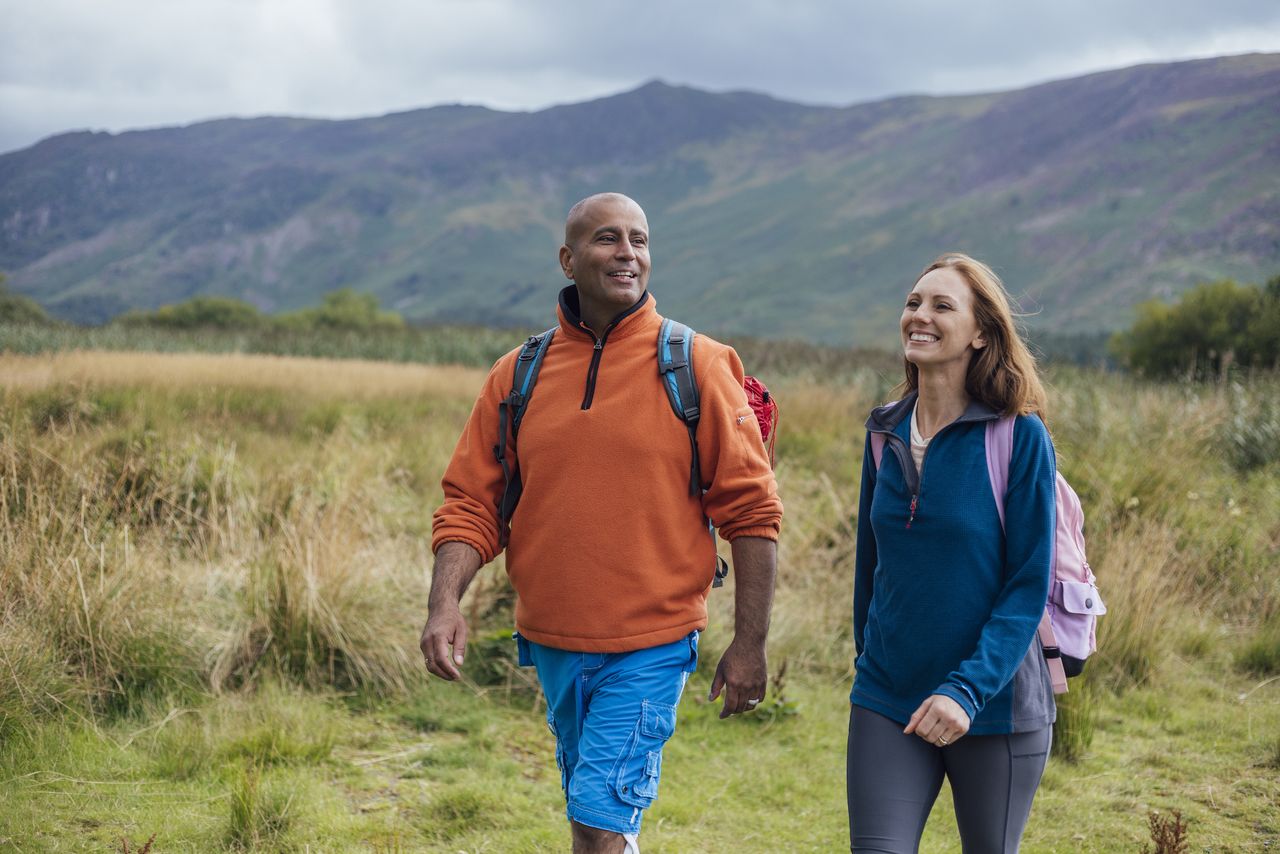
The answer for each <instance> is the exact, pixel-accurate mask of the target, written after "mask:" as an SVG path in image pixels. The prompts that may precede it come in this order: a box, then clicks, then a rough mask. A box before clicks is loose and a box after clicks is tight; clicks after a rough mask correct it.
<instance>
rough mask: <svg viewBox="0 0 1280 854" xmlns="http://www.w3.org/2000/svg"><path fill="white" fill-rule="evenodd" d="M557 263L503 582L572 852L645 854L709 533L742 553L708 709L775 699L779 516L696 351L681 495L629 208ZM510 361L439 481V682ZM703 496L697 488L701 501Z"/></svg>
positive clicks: (748, 436) (702, 344)
mask: <svg viewBox="0 0 1280 854" xmlns="http://www.w3.org/2000/svg"><path fill="white" fill-rule="evenodd" d="M560 266H561V267H562V268H563V270H564V275H565V277H566V278H568V279H569V280H570V281H572V282H573V284H572V285H571V286H569V287H566V288H565V289H564V290H563V291H561V293H560V304H559V327H558V328H557V330H556V333H555V335H554V336H553V338H552V340H551V344H550V345H549V347H548V348H547V351H546V354H545V356H544V358H543V361H542V365H541V369H540V372H539V374H538V379H537V383H536V385H535V386H534V392H533V394H532V397H531V399H530V402H529V404H528V407H527V409H526V411H525V415H524V418H523V421H522V423H521V426H520V430H519V434H518V445H517V446H516V447H514V448H510V447H509V448H508V450H507V457H508V460H509V464H510V460H511V459H512V458H513V457H514V465H515V466H516V467H517V468H518V469H519V473H520V478H521V481H522V484H523V493H522V496H521V498H520V503H519V506H518V508H517V509H516V511H515V513H514V514H513V516H512V519H511V527H510V535H509V539H508V541H507V572H508V574H509V576H510V578H511V583H512V586H513V587H514V588H515V591H516V612H515V620H516V633H517V634H516V640H517V642H518V644H519V651H520V663H521V664H522V665H530V664H532V665H534V666H536V667H537V673H538V679H539V681H540V682H541V684H542V689H543V693H544V694H545V695H546V698H547V723H548V725H549V726H550V728H551V729H552V731H553V732H554V733H555V734H556V759H557V764H558V765H559V766H560V768H561V783H562V785H563V787H564V791H565V797H566V801H567V808H566V814H567V816H568V818H569V821H570V827H571V830H572V834H573V850H574V852H584V853H585V852H610V854H613V852H638V850H639V849H638V844H637V842H636V838H637V835H638V833H639V831H640V821H641V818H642V815H643V812H644V810H645V809H646V808H647V807H648V806H649V804H650V803H652V801H653V798H654V797H655V796H656V795H657V785H658V778H659V775H660V773H661V756H662V748H663V745H664V744H665V743H666V741H667V739H668V738H669V737H670V736H671V734H672V732H673V731H674V728H675V715H676V705H677V704H678V703H679V699H680V694H681V692H682V691H683V689H684V684H685V680H686V679H687V678H688V674H689V673H690V672H692V671H693V669H694V665H695V663H696V661H697V641H698V632H699V631H700V630H702V629H703V628H705V627H706V623H707V611H706V596H707V591H708V588H709V587H710V584H711V581H712V576H713V573H714V568H715V543H714V540H713V538H712V537H711V536H709V535H708V534H709V532H708V528H707V520H708V519H709V520H711V522H712V524H713V525H715V526H716V527H717V528H718V529H719V532H720V535H721V536H722V537H724V538H725V539H727V540H729V541H730V543H731V546H732V552H733V563H734V566H735V568H736V569H735V572H736V585H735V600H734V604H735V631H734V639H733V641H732V643H730V645H729V648H728V649H727V650H726V651H725V653H724V656H723V657H722V658H721V660H720V663H719V665H718V666H717V668H716V673H715V678H714V680H713V682H712V686H711V696H710V699H715V698H716V697H718V696H719V695H720V694H721V693H722V692H723V694H724V706H723V708H722V709H721V713H720V717H721V718H725V717H728V716H729V715H733V714H737V713H739V712H743V711H747V710H750V709H751V708H753V707H754V706H755V704H757V703H759V702H760V700H761V699H762V698H763V697H764V692H765V686H766V682H767V677H768V672H767V668H766V662H765V635H766V633H767V632H768V626H769V611H770V608H771V607H772V601H773V583H774V573H775V561H776V541H777V536H778V529H779V526H780V524H781V518H782V504H781V502H780V501H779V500H778V497H777V489H776V486H775V482H774V478H773V473H772V471H771V469H770V466H769V462H768V458H767V456H766V453H765V450H764V445H763V443H762V442H761V440H760V433H759V429H758V427H757V425H756V422H755V418H754V415H753V413H752V411H751V408H750V407H749V406H748V405H747V400H746V396H745V394H744V392H743V389H742V364H741V362H740V361H739V360H738V357H737V354H736V353H734V351H733V350H732V349H731V348H729V347H726V346H724V345H723V344H720V343H717V342H715V341H713V340H711V339H709V338H706V337H703V336H698V337H696V338H695V339H694V352H693V369H694V374H695V377H696V379H697V383H698V388H699V393H700V405H701V417H700V419H699V422H698V428H697V437H696V438H697V448H698V458H699V461H700V469H701V470H700V472H699V473H698V475H699V480H700V481H701V484H702V486H703V487H704V489H703V490H701V491H698V492H694V490H692V489H691V488H690V475H691V472H690V468H691V458H692V449H691V447H690V441H689V439H690V437H689V431H688V430H687V428H686V427H685V425H684V423H683V422H682V421H681V419H679V418H677V417H676V415H675V413H674V412H673V410H672V408H671V404H670V403H669V402H668V400H667V396H666V393H665V392H664V389H663V387H662V385H661V383H662V377H661V375H660V374H659V372H658V369H657V342H658V329H659V326H660V324H661V322H662V318H661V317H659V315H658V314H657V311H656V309H655V305H654V300H653V297H652V296H651V295H650V294H649V293H648V290H647V285H648V280H649V225H648V222H647V221H646V219H645V215H644V211H643V210H641V209H640V206H639V205H638V204H636V203H635V202H634V201H632V200H631V199H629V198H627V197H626V196H623V195H619V194H616V193H604V194H600V195H596V196H591V197H590V198H587V199H584V200H583V201H581V202H579V203H578V204H576V205H574V207H573V209H572V210H571V211H570V212H569V217H568V221H567V222H566V223H565V240H564V245H563V246H562V247H560ZM519 352H520V351H519V349H517V350H515V351H512V352H511V353H508V354H507V355H506V356H504V357H503V358H501V359H500V360H498V362H497V364H496V365H494V368H493V370H492V371H491V372H490V374H489V377H488V379H487V380H486V382H485V385H484V388H483V390H482V391H481V393H480V397H479V399H478V400H477V402H476V405H475V408H474V410H473V411H472V413H471V417H470V419H469V420H468V422H467V425H466V427H465V428H464V430H463V433H462V437H461V438H460V439H459V441H458V446H457V448H456V450H455V451H454V455H453V459H452V460H451V461H450V463H449V466H448V469H447V470H446V472H445V476H444V481H443V486H444V504H443V505H442V506H441V507H440V508H439V509H438V510H437V511H436V514H435V517H434V523H433V536H432V548H433V550H434V551H435V555H436V561H435V569H434V572H433V575H432V581H431V594H430V600H429V604H428V609H429V610H428V617H427V625H426V628H425V629H424V630H423V633H422V642H421V647H422V653H423V656H424V658H425V659H426V664H427V669H428V670H429V671H430V672H431V673H433V674H435V675H436V676H438V677H440V678H442V679H448V680H452V679H457V678H458V676H459V675H460V671H459V668H460V667H461V665H462V662H463V659H464V655H465V649H466V639H467V626H466V622H465V621H464V619H463V617H462V613H461V610H460V608H459V602H460V600H461V598H462V594H463V593H464V592H465V590H466V588H467V585H468V584H469V583H470V581H471V579H472V578H473V577H474V576H475V574H476V572H477V571H478V570H479V569H480V567H481V565H483V564H484V563H486V562H487V561H489V560H492V559H493V558H494V556H495V555H497V553H498V552H499V551H500V550H501V546H500V542H501V539H500V533H501V532H500V525H501V522H500V520H499V516H498V511H497V507H498V504H499V502H500V500H501V496H502V492H503V487H504V482H505V480H504V475H503V471H502V466H501V465H500V463H499V462H498V461H497V459H496V458H495V453H494V449H495V445H497V444H498V441H499V431H500V430H502V429H506V420H505V419H500V417H499V403H500V402H501V401H502V400H504V399H505V398H506V397H507V396H508V394H509V393H510V391H511V387H512V378H513V375H514V374H513V372H514V366H515V360H516V358H517V357H518V355H519ZM691 493H693V494H691Z"/></svg>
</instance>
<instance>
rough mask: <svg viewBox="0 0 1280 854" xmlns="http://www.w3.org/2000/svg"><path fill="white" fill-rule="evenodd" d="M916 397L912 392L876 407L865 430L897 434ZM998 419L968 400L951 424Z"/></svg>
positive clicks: (983, 406)
mask: <svg viewBox="0 0 1280 854" xmlns="http://www.w3.org/2000/svg"><path fill="white" fill-rule="evenodd" d="M918 397H919V393H917V392H914V391H912V392H908V393H907V395H906V396H905V397H903V398H902V400H895V401H893V402H892V403H886V404H885V405H884V406H877V407H876V408H875V409H873V410H871V415H869V416H868V417H867V423H866V427H867V429H868V430H870V431H872V432H876V433H895V432H897V430H898V427H899V425H901V424H904V423H905V422H906V420H907V418H908V417H909V416H910V415H911V411H912V410H913V409H915V405H916V399H917V398H918ZM999 417H1000V413H999V412H997V411H996V410H995V409H993V408H992V407H990V406H988V405H987V404H985V403H983V402H982V401H980V400H970V401H969V405H968V406H966V407H965V410H964V413H963V414H962V415H961V416H960V417H959V418H957V419H956V420H955V421H953V422H952V423H953V424H962V423H964V422H969V421H994V420H995V419H997V418H999Z"/></svg>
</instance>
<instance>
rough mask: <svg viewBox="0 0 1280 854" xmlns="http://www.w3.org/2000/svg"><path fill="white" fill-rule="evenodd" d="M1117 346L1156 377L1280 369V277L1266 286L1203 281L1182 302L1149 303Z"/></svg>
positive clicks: (1198, 376) (1125, 356)
mask: <svg viewBox="0 0 1280 854" xmlns="http://www.w3.org/2000/svg"><path fill="white" fill-rule="evenodd" d="M1137 312H1138V319H1137V320H1136V321H1135V322H1134V324H1133V327H1132V328H1130V329H1129V331H1128V332H1123V333H1119V334H1117V336H1116V337H1115V338H1113V339H1112V347H1113V349H1114V350H1115V351H1116V353H1117V355H1118V356H1120V358H1121V360H1122V361H1124V362H1125V363H1126V364H1127V365H1128V366H1129V367H1130V368H1132V369H1133V370H1135V371H1137V372H1139V373H1142V374H1145V375H1147V376H1152V377H1174V376H1190V377H1194V378H1196V379H1209V378H1213V377H1220V376H1222V375H1223V374H1225V373H1226V372H1227V371H1228V370H1230V369H1231V368H1232V367H1234V366H1243V367H1248V368H1258V369H1264V370H1268V369H1269V370H1274V369H1276V368H1277V367H1280V277H1276V278H1273V279H1271V280H1270V281H1269V282H1268V283H1267V284H1266V286H1265V287H1258V286H1257V285H1239V284H1236V283H1235V282H1234V281H1231V280H1230V279H1223V280H1221V281H1218V282H1210V283H1205V284H1200V285H1197V286H1196V287H1194V288H1192V289H1191V290H1189V291H1187V292H1186V293H1185V294H1183V296H1182V300H1181V301H1180V302H1179V303H1177V304H1176V305H1168V304H1166V303H1161V302H1154V301H1153V302H1147V303H1143V304H1142V305H1139V306H1138V308H1137Z"/></svg>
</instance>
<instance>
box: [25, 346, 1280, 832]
mask: <svg viewBox="0 0 1280 854" xmlns="http://www.w3.org/2000/svg"><path fill="white" fill-rule="evenodd" d="M33 349H44V348H33ZM156 349H162V348H156ZM802 355H803V354H802ZM747 361H748V363H749V364H751V363H752V360H751V358H750V357H748V359H747ZM768 367H769V371H767V372H766V371H761V373H765V376H766V379H767V380H768V381H769V383H770V386H771V387H772V388H773V389H774V391H775V393H776V394H777V395H778V397H779V398H780V400H781V401H782V407H783V420H782V433H781V436H780V438H779V441H778V476H779V480H780V486H781V489H782V490H783V495H784V499H785V500H786V502H787V511H788V516H787V520H786V523H785V529H784V539H783V542H782V544H781V550H780V566H779V569H780V578H779V590H778V598H777V605H776V610H775V619H774V627H773V632H772V635H771V642H770V663H771V671H772V672H773V674H774V684H773V690H772V691H771V696H770V698H769V699H768V700H767V701H766V702H765V704H764V705H763V707H762V709H761V710H760V711H758V712H756V713H755V714H753V715H750V716H746V717H742V718H737V719H733V720H730V721H719V720H718V719H717V718H716V711H717V709H716V707H715V706H714V705H712V704H708V703H706V702H705V701H704V700H703V699H702V698H703V697H704V696H705V693H706V689H707V683H708V679H709V676H708V674H709V672H710V671H711V670H712V668H713V666H714V661H715V659H716V657H717V655H718V653H719V651H720V650H721V649H723V647H724V645H725V644H727V642H728V640H729V626H730V625H731V619H730V613H729V606H730V604H731V602H732V592H731V585H732V581H730V582H729V585H728V586H727V588H726V589H725V590H721V591H717V592H716V593H715V594H714V595H713V597H712V600H711V610H712V615H711V626H710V627H709V630H708V632H707V633H706V635H705V636H704V642H703V651H702V656H703V660H702V664H701V666H700V668H699V672H698V674H696V675H695V677H694V678H693V680H691V682H690V688H689V690H688V691H687V692H686V694H685V699H684V701H683V703H682V705H681V707H680V719H681V723H680V727H679V730H678V732H677V734H676V737H675V738H674V739H673V741H672V742H671V744H670V746H669V748H668V755H667V757H666V760H665V762H664V765H665V773H664V776H663V783H662V793H661V796H660V797H659V800H658V802H657V804H656V805H655V807H654V809H653V810H651V811H650V814H649V816H648V818H647V819H646V825H645V832H644V836H643V838H644V850H645V852H646V854H651V852H703V851H705V852H719V851H725V852H730V851H732V852H777V851H838V850H843V849H845V848H846V847H847V841H846V839H847V836H846V827H845V816H844V805H843V804H844V794H843V780H844V777H843V774H844V769H843V750H844V734H845V727H846V724H847V714H848V701H847V696H848V689H849V684H850V680H851V677H852V673H851V658H852V640H851V637H850V635H851V627H850V625H849V623H850V615H849V601H850V595H851V594H850V591H851V584H852V565H853V556H852V543H853V533H854V528H853V508H854V507H855V506H856V501H857V485H856V477H855V474H856V471H857V467H858V465H859V464H860V456H861V448H862V428H861V423H862V421H863V419H864V417H865V412H866V410H867V409H868V408H869V406H870V405H872V403H874V402H877V401H880V400H882V399H884V397H885V395H886V394H887V391H888V387H889V386H890V385H891V384H892V380H891V379H888V380H887V379H886V378H885V376H886V372H885V370H884V368H883V365H878V366H877V367H876V368H875V369H873V368H871V367H867V366H863V367H858V366H856V365H854V366H852V367H847V368H842V369H841V370H839V371H831V372H830V373H831V374H832V375H833V377H832V378H821V379H819V378H815V376H814V374H815V373H820V372H815V371H813V370H812V365H811V364H809V362H808V360H807V357H806V358H793V359H792V361H791V363H788V362H787V360H786V359H780V360H778V361H777V363H776V364H770V365H768ZM482 376H483V373H482V371H480V370H477V369H475V368H462V367H444V366H425V365H420V364H391V363H387V362H362V361H354V360H349V361H332V360H320V359H305V358H295V357H275V356H261V355H258V356H250V355H243V354H235V353H230V354H222V355H190V354H187V355H183V354H165V353H145V354H143V353H132V352H105V351H85V352H62V353H58V352H42V353H36V354H32V355H13V354H10V355H3V356H0V407H2V408H0V805H2V806H0V851H10V850H11V851H21V852H35V851H123V850H137V849H138V848H140V847H141V846H142V845H143V844H144V843H145V842H146V840H147V839H148V838H150V837H151V836H152V835H153V834H154V835H155V842H154V847H153V849H152V850H153V851H156V852H171V851H173V852H176V851H190V852H205V851H216V850H241V851H312V852H320V851H326V852H344V851H371V852H416V851H432V852H434V851H440V852H458V851H465V852H472V851H475V852H482V851H483V852H488V851H493V852H508V851H519V852H523V851H530V852H534V851H561V850H566V847H567V846H566V841H567V832H566V829H565V826H564V820H563V804H562V800H561V795H560V791H559V787H558V785H557V783H558V774H557V772H556V770H555V764H554V761H553V756H552V742H551V737H550V735H549V734H548V733H547V731H546V728H545V725H544V724H543V723H542V714H541V705H540V703H541V701H540V698H539V697H538V694H537V691H536V686H535V685H533V684H532V683H531V682H530V678H529V674H528V673H527V672H524V671H521V670H520V669H519V668H517V667H515V666H514V661H513V650H512V649H511V644H510V641H509V639H508V638H509V633H510V627H511V595H510V592H509V588H508V587H507V585H506V583H505V580H504V578H505V576H504V571H503V567H502V564H501V560H499V561H498V562H497V563H496V564H495V565H494V566H491V567H489V568H486V569H485V570H484V571H483V573H482V574H481V576H480V577H479V578H478V580H477V582H476V584H475V585H473V588H472V591H471V593H470V594H469V596H468V599H467V600H466V602H465V607H466V609H468V611H469V613H470V615H471V622H472V625H473V628H475V629H476V631H475V639H474V641H473V643H472V646H471V653H470V656H469V659H468V664H467V668H466V670H467V681H466V683H465V684H462V685H445V684H442V683H436V684H428V683H427V682H426V679H425V677H424V674H423V672H422V669H421V664H420V662H419V655H418V651H417V648H416V645H417V638H418V633H419V632H420V630H421V625H422V622H423V620H424V618H425V607H424V606H425V600H426V590H427V587H428V584H429V580H430V575H429V574H430V564H431V557H430V553H429V550H428V548H427V540H428V534H429V529H430V513H431V510H432V509H433V508H434V505H435V504H436V502H437V501H438V490H439V485H438V484H439V477H440V473H441V471H442V469H443V466H444V463H445V461H446V460H447V458H448V455H449V453H450V452H451V450H452V447H453V443H454V441H455V440H456V437H457V434H458V431H459V429H460V427H461V424H462V422H463V420H464V419H465V417H466V415H467V412H468V411H469V410H470V407H471V402H472V400H473V398H474V395H475V393H476V391H477V389H478V388H479V384H480V381H481V378H482ZM1052 381H1053V391H1052V398H1053V405H1054V409H1053V410H1052V411H1051V413H1050V424H1051V427H1052V428H1053V431H1054V434H1055V440H1056V443H1057V447H1058V450H1059V453H1060V456H1061V466H1062V469H1063V471H1064V473H1065V474H1066V475H1067V476H1068V478H1069V479H1070V480H1071V481H1072V482H1073V484H1074V485H1075V486H1076V487H1077V489H1078V491H1079V492H1080V494H1081V498H1082V500H1083V502H1084V505H1085V509H1086V514H1087V517H1088V523H1089V530H1088V535H1089V545H1090V558H1091V562H1092V563H1093V564H1094V566H1095V569H1096V571H1097V573H1098V575H1099V577H1100V579H1101V584H1102V586H1103V591H1104V594H1105V595H1106V597H1107V601H1108V605H1109V607H1110V609H1111V612H1110V614H1108V615H1107V617H1105V618H1104V620H1103V622H1102V625H1101V631H1100V643H1101V647H1102V648H1101V650H1100V652H1099V653H1098V655H1097V656H1096V657H1095V659H1094V660H1093V661H1092V662H1091V663H1090V665H1089V673H1088V674H1087V676H1086V677H1084V681H1083V682H1082V683H1081V684H1074V683H1073V686H1072V687H1073V690H1072V693H1071V694H1070V695H1068V698H1067V701H1066V703H1064V706H1063V708H1062V712H1061V721H1060V726H1059V731H1058V733H1057V745H1058V750H1057V755H1056V756H1055V758H1054V759H1053V761H1051V763H1050V766H1049V769H1048V771H1047V773H1046V778H1045V781H1044V784H1043V786H1042V788H1041V791H1040V794H1039V796H1038V798H1037V801H1036V806H1035V809H1034V811H1033V814H1032V819H1031V824H1030V828H1029V830H1028V833H1027V837H1026V843H1025V845H1024V850H1025V851H1030V852H1068V851H1070V852H1111V851H1130V852H1136V851H1139V850H1141V848H1142V845H1143V843H1144V841H1147V840H1148V831H1147V824H1148V815H1149V813H1150V812H1152V811H1159V812H1161V813H1168V812H1169V811H1171V810H1179V811H1181V813H1182V814H1183V816H1184V817H1186V818H1187V819H1188V820H1189V839H1190V849H1189V850H1190V851H1194V852H1200V851H1213V852H1228V851H1232V852H1247V851H1259V852H1261V851H1269V850H1277V849H1278V848H1280V572H1277V568H1278V566H1280V409H1278V406H1277V403H1276V401H1280V383H1278V382H1277V381H1276V379H1275V378H1262V379H1256V380H1252V381H1248V382H1244V383H1241V384H1236V385H1218V386H1201V387H1183V386H1172V385H1170V386H1157V385H1150V384H1137V383H1135V382H1133V381H1130V380H1127V379H1124V378H1121V377H1117V376H1113V375H1104V374H1097V373H1083V372H1075V371H1060V372H1056V373H1055V374H1054V375H1053V377H1052ZM1079 681H1080V680H1076V682H1079ZM943 797H944V800H945V798H946V794H945V792H944V796H943ZM948 813H949V810H948V809H947V808H946V807H945V803H943V804H940V806H939V808H938V809H936V810H935V812H934V816H933V819H932V820H931V822H930V825H929V827H928V829H927V831H926V840H925V845H924V850H926V851H930V852H945V851H953V850H956V845H955V843H954V841H953V840H954V839H955V837H954V831H953V821H952V819H951V817H950V816H949V814H948Z"/></svg>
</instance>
